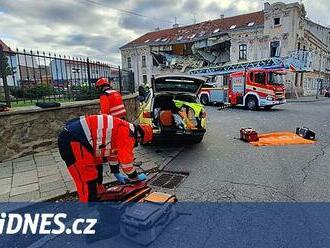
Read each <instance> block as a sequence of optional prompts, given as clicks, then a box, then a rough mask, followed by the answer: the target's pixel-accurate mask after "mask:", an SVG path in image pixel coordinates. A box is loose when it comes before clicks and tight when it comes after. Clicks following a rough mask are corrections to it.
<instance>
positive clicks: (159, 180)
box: [150, 172, 187, 189]
mask: <svg viewBox="0 0 330 248" xmlns="http://www.w3.org/2000/svg"><path fill="white" fill-rule="evenodd" d="M186 177H187V175H185V174H179V173H172V172H161V173H159V174H158V176H157V177H156V179H154V180H153V181H152V182H151V183H150V185H152V186H156V187H160V188H166V189H174V188H176V187H178V186H179V184H180V183H182V181H183V180H184V179H185V178H186Z"/></svg>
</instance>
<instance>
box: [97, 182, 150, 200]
mask: <svg viewBox="0 0 330 248" xmlns="http://www.w3.org/2000/svg"><path fill="white" fill-rule="evenodd" d="M150 191H151V189H150V188H149V187H148V185H147V183H146V182H145V181H142V182H140V181H138V182H134V181H133V182H129V183H127V184H125V185H117V186H113V187H111V188H109V189H108V190H107V191H106V192H105V193H103V194H101V195H100V200H101V201H114V202H123V203H127V202H135V201H138V200H140V199H141V198H143V197H144V196H145V195H146V194H147V193H149V192H150Z"/></svg>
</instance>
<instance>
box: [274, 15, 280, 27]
mask: <svg viewBox="0 0 330 248" xmlns="http://www.w3.org/2000/svg"><path fill="white" fill-rule="evenodd" d="M276 20H278V23H277V24H276ZM279 25H281V17H274V26H275V27H277V26H279Z"/></svg>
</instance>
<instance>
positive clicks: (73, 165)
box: [58, 115, 152, 202]
mask: <svg viewBox="0 0 330 248" xmlns="http://www.w3.org/2000/svg"><path fill="white" fill-rule="evenodd" d="M151 140H152V127H151V126H150V125H133V124H131V123H129V122H127V121H124V120H121V119H119V118H116V117H113V116H110V115H90V116H81V117H80V118H76V119H72V120H70V121H69V122H68V123H67V124H66V126H65V128H64V130H63V131H62V132H61V133H60V135H59V138H58V147H59V151H60V154H61V157H62V159H63V160H64V161H65V163H66V165H67V168H68V170H69V172H70V174H71V176H72V178H73V180H74V182H75V185H76V188H77V191H78V195H79V199H80V201H82V202H91V201H98V200H99V198H98V190H97V189H98V186H100V185H98V183H99V182H100V181H102V180H100V177H102V173H99V171H98V169H99V168H98V167H99V165H100V164H102V163H105V162H108V161H109V160H110V158H111V154H112V151H113V150H116V151H117V158H118V164H116V165H114V164H112V165H111V166H110V169H111V172H112V173H113V174H114V175H115V177H116V178H117V180H118V181H120V182H121V183H125V182H127V181H129V180H145V179H146V175H145V174H143V173H141V174H138V173H137V171H136V170H135V168H134V166H133V161H134V147H135V146H137V144H138V143H139V142H141V143H148V142H151ZM120 168H121V170H122V171H123V173H121V172H120V170H119V169H120Z"/></svg>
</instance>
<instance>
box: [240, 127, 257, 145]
mask: <svg viewBox="0 0 330 248" xmlns="http://www.w3.org/2000/svg"><path fill="white" fill-rule="evenodd" d="M240 139H241V140H244V141H246V142H255V141H259V137H258V133H257V132H256V131H255V130H254V129H253V128H249V127H248V128H241V130H240Z"/></svg>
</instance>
